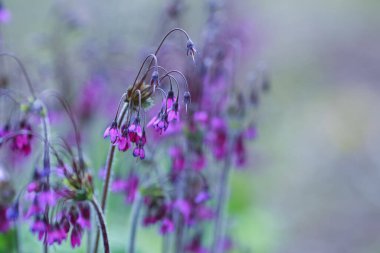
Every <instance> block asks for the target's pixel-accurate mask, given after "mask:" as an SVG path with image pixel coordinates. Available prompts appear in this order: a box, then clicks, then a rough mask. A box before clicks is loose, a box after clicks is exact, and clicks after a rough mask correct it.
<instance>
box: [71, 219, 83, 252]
mask: <svg viewBox="0 0 380 253" xmlns="http://www.w3.org/2000/svg"><path fill="white" fill-rule="evenodd" d="M70 241H71V247H73V248H75V247H79V246H80V244H81V241H82V228H81V226H80V225H79V224H76V225H75V226H74V227H73V230H72V231H71V237H70Z"/></svg>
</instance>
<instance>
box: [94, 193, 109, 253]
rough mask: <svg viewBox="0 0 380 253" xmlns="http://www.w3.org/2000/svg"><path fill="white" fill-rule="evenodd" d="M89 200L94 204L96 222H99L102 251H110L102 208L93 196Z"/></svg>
mask: <svg viewBox="0 0 380 253" xmlns="http://www.w3.org/2000/svg"><path fill="white" fill-rule="evenodd" d="M90 202H91V204H92V205H93V206H94V208H95V211H96V214H97V216H98V222H99V225H100V230H101V231H102V236H103V246H104V253H110V246H109V242H108V233H107V227H106V223H105V219H104V216H103V212H102V210H101V208H100V206H99V204H98V202H97V201H96V199H95V198H93V199H92V200H90Z"/></svg>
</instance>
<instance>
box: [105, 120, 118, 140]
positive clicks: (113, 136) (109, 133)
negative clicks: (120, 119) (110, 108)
mask: <svg viewBox="0 0 380 253" xmlns="http://www.w3.org/2000/svg"><path fill="white" fill-rule="evenodd" d="M103 137H104V138H107V137H110V141H111V143H112V144H115V143H116V141H117V139H118V138H119V130H118V129H117V123H116V122H115V121H114V122H112V124H111V125H110V126H109V127H107V129H106V130H105V131H104V134H103Z"/></svg>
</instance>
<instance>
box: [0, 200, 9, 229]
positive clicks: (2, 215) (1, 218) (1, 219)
mask: <svg viewBox="0 0 380 253" xmlns="http://www.w3.org/2000/svg"><path fill="white" fill-rule="evenodd" d="M9 228H10V223H9V220H8V218H7V208H6V207H4V206H0V233H5V232H7V231H8V230H9Z"/></svg>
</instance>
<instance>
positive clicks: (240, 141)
mask: <svg viewBox="0 0 380 253" xmlns="http://www.w3.org/2000/svg"><path fill="white" fill-rule="evenodd" d="M233 151H234V154H235V159H236V165H237V166H243V165H244V164H245V163H246V160H247V151H246V148H245V144H244V135H243V134H239V135H238V136H237V138H236V139H235V142H234V145H233Z"/></svg>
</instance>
